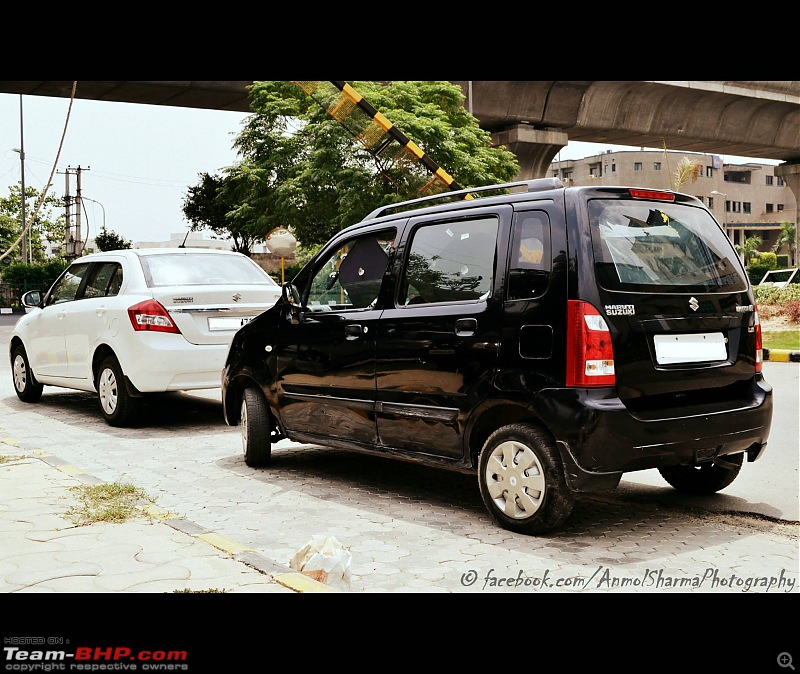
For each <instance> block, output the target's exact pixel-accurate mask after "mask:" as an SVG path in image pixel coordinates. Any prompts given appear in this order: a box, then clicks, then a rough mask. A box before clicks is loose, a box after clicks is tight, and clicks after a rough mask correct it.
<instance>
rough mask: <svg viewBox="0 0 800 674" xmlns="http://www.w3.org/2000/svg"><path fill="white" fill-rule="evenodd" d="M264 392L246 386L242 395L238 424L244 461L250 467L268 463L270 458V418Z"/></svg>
mask: <svg viewBox="0 0 800 674" xmlns="http://www.w3.org/2000/svg"><path fill="white" fill-rule="evenodd" d="M270 414H271V413H270V411H269V405H268V404H267V400H266V398H265V397H264V394H263V393H262V392H261V391H260V390H259V389H257V388H252V387H250V388H246V389H245V390H244V395H243V396H242V411H241V418H240V425H241V427H242V428H241V431H242V450H243V452H244V462H245V463H246V464H247V465H248V466H250V467H251V468H259V467H261V466H266V465H269V462H270V460H271V459H272V419H271V418H270Z"/></svg>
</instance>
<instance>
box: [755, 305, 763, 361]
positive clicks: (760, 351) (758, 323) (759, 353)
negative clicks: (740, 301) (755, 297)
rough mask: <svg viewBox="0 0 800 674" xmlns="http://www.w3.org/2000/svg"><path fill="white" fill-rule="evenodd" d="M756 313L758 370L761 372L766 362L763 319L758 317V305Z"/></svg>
mask: <svg viewBox="0 0 800 674" xmlns="http://www.w3.org/2000/svg"><path fill="white" fill-rule="evenodd" d="M753 313H754V315H755V321H754V326H755V329H756V372H761V366H762V364H763V362H764V347H763V345H762V342H761V319H760V318H759V317H758V305H756V307H755V311H754V312H753Z"/></svg>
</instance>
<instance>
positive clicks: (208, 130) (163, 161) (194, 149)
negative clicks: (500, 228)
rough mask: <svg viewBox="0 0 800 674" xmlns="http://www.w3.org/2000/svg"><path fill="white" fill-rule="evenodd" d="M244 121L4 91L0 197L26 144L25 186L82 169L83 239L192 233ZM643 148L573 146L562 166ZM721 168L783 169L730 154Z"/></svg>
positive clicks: (58, 181) (224, 114)
mask: <svg viewBox="0 0 800 674" xmlns="http://www.w3.org/2000/svg"><path fill="white" fill-rule="evenodd" d="M20 102H21V108H22V109H21V111H20ZM246 118H247V114H246V113H240V112H230V111H223V110H197V109H193V108H178V107H169V106H158V105H140V104H134V103H115V102H108V101H88V100H80V99H75V100H74V101H73V103H72V108H71V110H70V101H69V99H68V98H53V97H48V96H20V95H18V94H0V195H2V196H3V197H6V196H8V194H9V187H10V186H11V185H15V184H17V183H19V181H20V178H21V162H20V153H19V152H17V151H15V149H17V150H18V149H20V147H21V145H24V147H22V149H24V152H25V185H26V187H27V186H32V187H35V188H36V189H37V190H39V191H40V192H41V190H42V189H43V188H44V186H45V185H46V184H47V182H48V180H49V179H50V174H51V172H53V167H54V166H55V173H53V176H52V180H51V181H50V182H52V185H53V186H52V187H51V189H50V191H49V192H48V194H55V195H56V196H58V197H59V198H60V197H62V196H63V195H64V194H65V193H66V176H65V171H66V170H67V169H69V170H70V173H71V175H70V177H69V181H70V190H69V191H70V194H71V195H72V196H75V193H76V189H77V185H76V175H75V171H76V169H77V168H78V167H80V168H81V172H80V176H81V194H82V196H83V198H84V206H85V212H84V213H82V216H81V218H82V222H81V238H82V239H85V238H86V237H87V233H88V237H89V238H91V237H94V236H95V235H96V234H98V233H99V232H100V231H101V230H102V229H103V226H104V225H105V227H106V229H107V230H109V231H113V232H115V233H116V234H118V235H119V236H121V237H122V238H123V239H126V240H128V241H131V242H133V243H134V244H136V243H137V242H140V241H167V240H169V238H170V236H171V235H173V234H177V235H185V234H186V232H187V231H188V227H189V222H188V221H187V220H186V219H185V217H184V215H183V211H182V206H183V201H184V199H185V197H186V193H187V190H188V188H189V187H191V186H194V185H197V184H198V182H199V181H200V178H199V174H201V173H212V174H213V173H220V172H222V170H223V169H224V168H226V167H228V166H232V165H233V164H235V163H236V161H237V159H238V158H237V155H236V152H235V150H234V148H233V143H234V140H235V138H236V136H237V135H238V133H239V132H240V131H241V129H242V123H243V122H244V120H245V119H246ZM20 122H21V124H20ZM62 137H63V144H62ZM21 141H22V143H21ZM59 148H60V153H59ZM638 149H640V148H638V147H635V148H631V147H626V146H622V145H607V144H595V143H577V142H573V143H569V144H568V145H567V146H566V147H565V148H563V149H562V150H561V153H560V157H556V159H558V158H560V159H562V160H565V159H582V158H584V157H586V156H589V155H593V154H597V153H599V152H605V151H606V150H612V151H618V150H638ZM724 161H726V162H733V163H737V162H738V163H744V162H747V161H758V162H760V163H764V164H778V163H779V162H777V161H774V160H765V159H757V158H744V157H728V156H725V157H724ZM287 224H288V223H287ZM87 228H88V230H87ZM208 236H210V234H209V235H208ZM0 253H2V251H0Z"/></svg>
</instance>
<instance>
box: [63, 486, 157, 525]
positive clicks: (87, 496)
mask: <svg viewBox="0 0 800 674" xmlns="http://www.w3.org/2000/svg"><path fill="white" fill-rule="evenodd" d="M70 491H71V492H72V493H73V494H75V495H76V497H77V499H78V501H79V502H80V503H79V504H78V505H77V506H73V507H72V508H70V509H69V510H68V511H67V517H69V518H70V519H71V520H72V521H73V522H75V524H78V525H83V524H93V523H94V522H112V523H118V522H127V521H128V520H130V519H133V518H134V517H137V516H139V515H143V514H144V510H143V507H142V504H141V501H147V502H149V503H153V499H151V498H150V497H148V496H147V495H146V494H145V493H144V492H143V491H142V490H141V489H139V488H138V487H134V486H133V485H132V484H119V483H116V482H115V483H114V484H97V485H91V486H89V485H81V486H78V487H71V488H70Z"/></svg>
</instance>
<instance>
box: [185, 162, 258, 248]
mask: <svg viewBox="0 0 800 674" xmlns="http://www.w3.org/2000/svg"><path fill="white" fill-rule="evenodd" d="M239 172H240V169H238V168H237V169H232V170H231V171H230V172H229V176H228V178H227V179H226V178H223V177H222V176H218V175H211V174H209V173H201V174H199V175H200V182H199V183H198V184H197V185H195V186H194V187H190V188H189V191H188V192H187V194H186V196H185V197H184V200H183V214H184V215H185V216H186V219H187V220H188V221H189V222H190V223H192V224H191V226H190V227H189V229H190V231H193V232H197V231H201V230H204V229H209V230H211V231H212V232H214V234H216V235H218V236H230V237H231V238H232V239H233V246H232V248H233V250H235V251H238V252H240V253H244V254H245V255H250V253H251V251H252V248H253V245H254V244H255V243H256V242H257V241H258V239H259V236H258V235H257V234H256V233H253V232H250V231H248V229H247V228H245V229H242V225H246V224H247V222H248V220H247V218H246V217H244V215H243V214H242V209H246V207H247V197H248V195H247V189H246V184H245V183H244V182H243V181H242V180H241V179H240V177H239ZM240 199H241V200H240ZM237 213H238V214H239V217H234V216H235V215H236V214H237ZM260 238H262V239H263V237H260Z"/></svg>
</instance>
